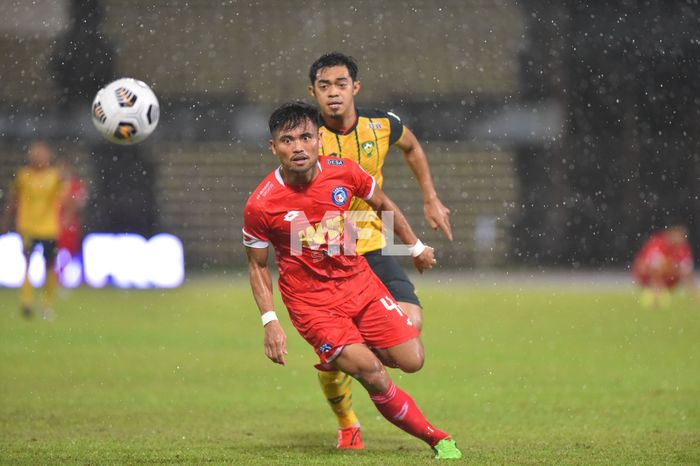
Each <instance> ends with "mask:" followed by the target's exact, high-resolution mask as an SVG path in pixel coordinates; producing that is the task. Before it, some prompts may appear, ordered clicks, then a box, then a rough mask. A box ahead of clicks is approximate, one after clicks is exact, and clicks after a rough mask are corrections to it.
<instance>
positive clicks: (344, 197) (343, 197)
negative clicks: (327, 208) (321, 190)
mask: <svg viewBox="0 0 700 466" xmlns="http://www.w3.org/2000/svg"><path fill="white" fill-rule="evenodd" d="M349 197H350V196H349V195H348V190H347V189H345V188H344V187H342V186H338V187H337V188H335V189H334V190H333V193H332V194H331V199H332V200H333V204H335V205H337V206H338V207H340V206H342V205H343V204H345V203H346V202H347V201H348V198H349Z"/></svg>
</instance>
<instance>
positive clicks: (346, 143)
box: [309, 52, 452, 449]
mask: <svg viewBox="0 0 700 466" xmlns="http://www.w3.org/2000/svg"><path fill="white" fill-rule="evenodd" d="M357 71H358V67H357V63H356V62H355V60H354V59H353V58H352V57H348V56H346V55H344V54H342V53H338V52H333V53H328V54H325V55H323V56H321V57H320V58H319V59H318V60H316V61H315V62H314V63H313V64H312V65H311V68H310V70H309V79H310V81H311V85H310V86H309V94H310V95H311V96H312V97H313V98H314V99H316V102H317V103H318V106H319V109H320V113H321V119H322V121H321V122H320V123H321V124H320V129H319V131H320V136H321V147H320V153H321V155H334V156H337V157H341V158H351V159H352V160H354V161H355V162H357V163H359V164H360V165H361V166H362V168H363V169H364V170H365V171H366V172H368V173H369V174H370V175H372V176H373V177H374V179H375V180H376V182H377V184H378V185H379V186H382V183H383V181H384V175H383V173H382V167H383V165H384V160H385V159H386V157H387V154H388V153H389V149H390V147H391V146H392V145H393V146H396V147H398V148H399V149H400V150H401V152H403V156H404V159H405V161H406V163H407V164H408V166H409V167H410V169H411V171H412V172H413V174H414V175H415V177H416V181H417V182H418V186H419V187H420V190H421V192H422V193H423V210H424V214H425V218H426V220H427V221H428V223H429V224H430V226H431V227H432V228H433V229H435V230H437V229H440V230H441V231H442V232H443V233H444V234H445V236H447V238H448V239H449V240H452V230H451V227H450V210H449V209H448V208H447V207H445V206H444V205H443V204H442V202H441V201H440V199H439V198H438V195H437V192H436V191H435V186H434V185H433V180H432V177H431V175H430V168H429V166H428V160H427V157H426V155H425V152H424V151H423V148H422V147H421V145H420V143H419V142H418V139H416V136H415V135H414V134H413V133H412V132H411V130H409V129H408V128H406V127H405V126H404V125H403V124H402V123H401V120H400V119H399V117H397V116H396V115H394V114H393V113H390V112H383V111H378V110H363V109H358V108H357V107H356V106H355V96H356V95H357V94H358V93H359V92H360V88H361V85H360V81H358V80H357ZM350 210H351V211H368V212H371V214H373V212H372V209H371V207H370V206H369V205H367V203H366V202H364V201H363V200H362V199H358V198H355V199H353V201H352V204H351V207H350ZM373 218H374V220H371V221H370V222H369V228H370V229H371V235H370V236H369V237H360V239H359V240H358V243H357V253H359V254H362V255H364V257H365V258H366V259H367V262H368V263H369V265H370V267H371V268H372V270H373V271H374V273H375V274H376V275H377V276H378V277H379V279H380V280H381V281H382V282H383V283H384V285H385V286H386V287H387V289H388V290H389V291H390V292H391V294H392V295H393V297H394V299H395V300H396V301H397V302H398V304H399V306H400V307H401V309H403V310H404V311H406V312H407V313H408V314H409V316H410V317H411V320H412V321H413V323H414V325H416V327H417V328H418V329H419V330H420V328H421V326H422V321H423V319H422V311H421V306H420V301H419V300H418V297H417V296H416V294H415V291H414V287H413V284H412V283H411V281H410V280H409V279H408V277H407V276H406V273H405V272H404V271H403V269H402V268H401V266H400V265H399V264H398V262H396V259H394V257H392V256H390V255H383V254H382V248H384V247H385V246H386V240H385V238H384V235H383V234H382V223H381V220H380V219H379V218H378V217H377V216H376V215H375V216H374V217H373ZM362 226H363V229H364V228H367V226H368V225H362ZM419 243H420V242H419ZM422 247H424V246H423V245H422V244H417V245H415V246H414V249H413V250H414V251H417V250H419V249H420V248H422ZM316 367H317V368H318V369H319V381H320V384H321V388H322V390H323V392H324V395H325V396H326V399H327V400H328V402H329V404H330V406H331V408H332V409H333V412H334V413H335V415H336V417H337V418H338V424H339V429H338V444H337V447H338V448H351V449H357V448H363V445H362V439H361V437H360V423H359V421H358V419H357V416H356V415H355V412H354V411H353V409H352V389H351V377H350V376H349V375H347V374H344V373H342V372H339V371H337V370H334V369H332V368H331V367H326V366H324V365H317V366H316Z"/></svg>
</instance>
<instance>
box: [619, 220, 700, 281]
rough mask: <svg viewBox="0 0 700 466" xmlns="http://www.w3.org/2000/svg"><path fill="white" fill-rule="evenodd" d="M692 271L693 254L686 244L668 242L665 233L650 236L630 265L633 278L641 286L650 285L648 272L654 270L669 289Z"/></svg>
mask: <svg viewBox="0 0 700 466" xmlns="http://www.w3.org/2000/svg"><path fill="white" fill-rule="evenodd" d="M692 269H693V254H692V252H691V250H690V245H689V244H688V242H687V241H683V242H677V243H673V242H671V241H669V240H668V238H667V237H666V235H665V232H660V233H655V234H653V235H651V236H650V237H649V239H648V240H647V242H646V243H644V246H642V249H641V250H640V251H639V253H638V254H637V257H636V258H635V260H634V264H633V265H632V273H633V275H634V278H635V279H636V280H637V281H638V282H639V283H641V284H642V285H649V284H650V281H651V280H652V276H651V274H650V273H649V272H648V271H649V270H656V271H659V273H660V274H661V276H662V280H663V282H664V284H665V285H666V286H668V287H669V288H670V287H674V286H676V285H677V284H678V283H679V281H680V280H681V278H682V276H683V275H685V274H687V273H690V272H691V271H692Z"/></svg>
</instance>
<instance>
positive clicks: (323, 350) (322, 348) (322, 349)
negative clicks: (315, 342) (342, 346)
mask: <svg viewBox="0 0 700 466" xmlns="http://www.w3.org/2000/svg"><path fill="white" fill-rule="evenodd" d="M332 349H333V345H331V344H330V343H324V344H322V345H321V346H319V347H318V352H319V353H321V354H323V353H327V352H329V351H330V350H332Z"/></svg>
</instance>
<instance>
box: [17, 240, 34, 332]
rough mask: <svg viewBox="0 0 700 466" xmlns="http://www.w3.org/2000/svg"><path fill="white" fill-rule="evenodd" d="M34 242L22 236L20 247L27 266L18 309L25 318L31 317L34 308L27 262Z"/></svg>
mask: <svg viewBox="0 0 700 466" xmlns="http://www.w3.org/2000/svg"><path fill="white" fill-rule="evenodd" d="M35 244H36V242H35V241H34V240H33V239H32V238H29V237H27V236H22V245H23V250H24V258H25V261H26V264H27V266H26V267H25V269H24V281H23V282H22V287H21V288H20V292H19V300H20V307H21V309H22V315H23V316H24V317H26V318H30V317H32V314H33V309H32V308H33V306H34V291H33V288H32V284H31V282H30V281H29V261H30V259H31V257H32V252H33V251H34V246H35Z"/></svg>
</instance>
